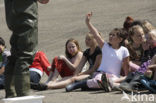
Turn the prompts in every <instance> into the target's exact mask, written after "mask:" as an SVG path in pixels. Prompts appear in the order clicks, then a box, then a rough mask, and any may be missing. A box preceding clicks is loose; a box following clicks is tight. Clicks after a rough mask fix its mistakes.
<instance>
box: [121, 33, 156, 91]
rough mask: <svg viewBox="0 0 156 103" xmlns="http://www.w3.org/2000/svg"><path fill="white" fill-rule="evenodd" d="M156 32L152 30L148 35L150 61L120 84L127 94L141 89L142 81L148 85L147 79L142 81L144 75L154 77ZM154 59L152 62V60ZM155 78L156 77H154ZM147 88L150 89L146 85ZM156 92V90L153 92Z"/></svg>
mask: <svg viewBox="0 0 156 103" xmlns="http://www.w3.org/2000/svg"><path fill="white" fill-rule="evenodd" d="M155 41H156V30H152V31H150V32H149V33H147V34H146V42H147V43H148V46H149V47H148V51H149V59H148V60H147V61H146V62H144V63H143V64H142V65H141V66H140V67H139V69H137V70H136V71H135V72H133V73H130V74H129V75H128V76H127V78H126V79H125V80H124V81H123V82H122V83H121V84H120V86H119V87H120V88H121V89H122V90H124V91H126V92H131V91H136V90H138V89H139V90H140V89H141V85H140V81H141V82H142V84H143V85H145V84H146V83H144V82H146V79H145V80H144V79H143V80H140V79H141V77H142V76H144V74H145V75H146V76H147V77H148V78H151V77H152V71H151V70H154V69H152V68H154V65H153V64H154V63H155V61H154V60H153V59H155V54H156V50H155V49H156V42H155ZM151 59H152V60H151ZM153 73H155V72H153ZM153 76H155V75H153ZM154 79H156V77H154ZM145 87H148V86H147V85H145ZM153 91H154V90H153Z"/></svg>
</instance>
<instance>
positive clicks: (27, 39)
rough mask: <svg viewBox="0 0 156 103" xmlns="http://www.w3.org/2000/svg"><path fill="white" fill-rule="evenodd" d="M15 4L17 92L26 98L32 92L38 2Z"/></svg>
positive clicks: (23, 0)
mask: <svg viewBox="0 0 156 103" xmlns="http://www.w3.org/2000/svg"><path fill="white" fill-rule="evenodd" d="M14 3H15V5H14V6H15V10H16V14H17V19H16V20H15V25H16V27H15V28H14V31H13V35H17V36H18V37H17V38H16V40H17V42H16V43H17V44H15V45H16V46H17V50H16V51H15V55H16V63H15V67H14V68H15V72H14V73H15V74H14V75H15V90H16V93H17V96H25V95H28V94H29V90H30V76H29V65H31V64H32V62H33V58H34V56H35V52H36V51H35V48H36V46H37V43H38V29H37V24H38V5H37V1H36V0H14ZM19 28H20V29H19ZM13 41H14V40H13ZM19 81H20V82H19Z"/></svg>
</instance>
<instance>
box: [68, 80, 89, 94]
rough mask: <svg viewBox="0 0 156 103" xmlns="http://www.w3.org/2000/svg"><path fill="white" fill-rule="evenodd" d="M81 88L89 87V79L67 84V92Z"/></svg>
mask: <svg viewBox="0 0 156 103" xmlns="http://www.w3.org/2000/svg"><path fill="white" fill-rule="evenodd" d="M79 88H88V86H87V80H82V81H79V82H75V83H72V84H69V85H68V86H66V92H71V91H73V90H75V89H79Z"/></svg>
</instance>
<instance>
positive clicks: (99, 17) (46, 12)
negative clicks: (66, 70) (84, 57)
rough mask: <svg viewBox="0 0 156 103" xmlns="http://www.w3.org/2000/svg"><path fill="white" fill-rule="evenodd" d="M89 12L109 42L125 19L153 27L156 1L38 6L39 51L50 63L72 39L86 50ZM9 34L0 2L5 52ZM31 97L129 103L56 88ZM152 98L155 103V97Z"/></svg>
mask: <svg viewBox="0 0 156 103" xmlns="http://www.w3.org/2000/svg"><path fill="white" fill-rule="evenodd" d="M90 11H92V12H93V18H92V23H93V24H94V25H95V26H96V28H97V29H98V30H99V31H100V32H101V33H102V37H103V38H104V40H108V33H109V32H110V31H111V30H112V29H113V28H115V27H122V25H123V21H124V20H125V17H127V16H132V17H133V18H134V19H137V20H138V19H147V20H150V21H151V22H152V24H153V25H154V26H156V0H51V1H50V2H49V4H47V5H42V4H39V38H38V39H39V45H38V49H39V50H42V51H44V52H45V53H46V55H47V56H48V59H49V61H50V62H51V61H52V58H54V57H55V56H57V55H60V54H64V50H65V48H64V46H65V42H66V40H67V39H69V38H71V37H72V38H75V39H77V40H78V41H79V43H80V45H81V48H82V50H85V49H86V48H87V47H86V46H85V42H84V40H85V34H86V33H87V32H88V29H87V27H86V25H85V15H86V14H87V13H88V12H90ZM10 35H11V32H10V31H9V30H8V28H7V26H6V22H5V13H4V4H3V0H0V36H2V37H3V38H4V39H5V41H6V44H7V48H8V49H9V48H10V45H9V38H10ZM46 79H47V76H44V77H43V79H42V82H44V81H45V80H46ZM32 94H36V95H44V96H46V97H45V99H44V102H45V103H73V102H74V103H87V102H88V103H95V102H98V103H126V102H128V101H121V98H122V96H123V94H122V93H118V92H111V93H104V92H103V91H90V92H81V91H80V90H78V91H76V92H71V93H65V90H64V89H59V90H47V91H41V92H37V91H32ZM4 95H5V92H4V90H0V99H2V98H4ZM138 95H141V94H138ZM138 95H137V96H138ZM129 96H131V95H129ZM148 96H149V97H150V96H151V95H150V94H148ZM154 96H155V102H156V95H154ZM131 102H132V101H131ZM146 102H147V103H150V102H149V100H148V101H145V100H144V101H140V103H146ZM155 102H151V103H155ZM0 103H1V101H0ZM136 103H138V102H136Z"/></svg>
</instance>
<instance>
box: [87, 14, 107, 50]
mask: <svg viewBox="0 0 156 103" xmlns="http://www.w3.org/2000/svg"><path fill="white" fill-rule="evenodd" d="M91 17H92V12H91V13H89V14H87V15H86V25H87V27H88V29H89V30H90V32H91V34H93V35H94V38H95V39H96V41H97V42H98V44H99V46H100V48H102V47H103V45H104V40H103V39H102V38H101V36H100V35H99V32H98V30H97V29H96V28H95V27H94V26H93V25H92V23H91V22H90V19H91Z"/></svg>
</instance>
